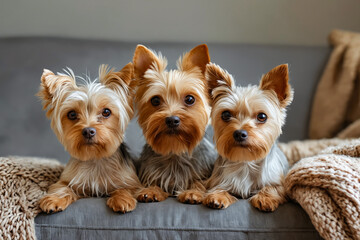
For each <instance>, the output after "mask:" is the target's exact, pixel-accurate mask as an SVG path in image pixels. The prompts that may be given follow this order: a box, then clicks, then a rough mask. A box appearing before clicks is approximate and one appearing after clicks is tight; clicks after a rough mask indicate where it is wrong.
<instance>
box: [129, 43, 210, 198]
mask: <svg viewBox="0 0 360 240" xmlns="http://www.w3.org/2000/svg"><path fill="white" fill-rule="evenodd" d="M209 62H210V56H209V52H208V48H207V46H206V45H205V44H204V45H199V46H197V47H195V48H193V49H192V50H191V51H190V52H188V53H186V54H185V55H184V56H183V57H182V58H180V59H179V60H178V62H177V69H176V70H170V71H167V70H166V66H167V60H166V58H164V57H163V56H162V55H161V54H156V53H155V52H153V51H151V50H149V49H148V48H146V47H144V46H142V45H138V46H137V48H136V50H135V53H134V59H133V63H134V72H135V81H136V85H137V88H136V93H135V105H136V107H137V111H138V122H139V125H140V127H141V128H142V130H143V134H144V137H145V139H146V141H147V144H146V145H145V146H144V148H143V151H142V153H141V155H140V158H139V162H140V164H141V165H140V169H139V178H140V181H141V182H142V184H143V185H145V187H147V188H145V189H143V190H142V191H141V193H140V194H139V196H138V198H137V199H138V201H141V202H153V201H155V202H156V201H163V200H165V199H166V198H167V197H168V196H169V195H172V196H177V198H178V200H179V201H180V202H183V203H189V204H199V203H201V201H202V199H203V196H204V194H205V191H206V189H205V187H204V184H203V181H204V179H206V178H208V177H209V176H210V175H211V170H212V166H213V163H214V161H215V159H216V152H215V149H214V147H213V146H212V144H211V143H210V142H209V141H208V140H206V139H205V138H204V134H205V130H206V128H207V126H208V123H209V117H210V98H209V95H208V88H207V81H206V79H205V69H206V65H207V64H208V63H209Z"/></svg>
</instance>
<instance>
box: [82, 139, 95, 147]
mask: <svg viewBox="0 0 360 240" xmlns="http://www.w3.org/2000/svg"><path fill="white" fill-rule="evenodd" d="M96 144H97V143H96V141H95V140H94V139H84V145H87V146H92V145H96Z"/></svg>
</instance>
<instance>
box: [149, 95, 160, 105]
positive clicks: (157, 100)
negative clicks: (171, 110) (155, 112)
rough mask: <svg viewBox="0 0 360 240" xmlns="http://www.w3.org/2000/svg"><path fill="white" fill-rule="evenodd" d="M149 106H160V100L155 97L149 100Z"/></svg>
mask: <svg viewBox="0 0 360 240" xmlns="http://www.w3.org/2000/svg"><path fill="white" fill-rule="evenodd" d="M151 104H152V105H153V106H155V107H157V106H159V105H160V98H159V97H158V96H155V97H153V98H152V99H151Z"/></svg>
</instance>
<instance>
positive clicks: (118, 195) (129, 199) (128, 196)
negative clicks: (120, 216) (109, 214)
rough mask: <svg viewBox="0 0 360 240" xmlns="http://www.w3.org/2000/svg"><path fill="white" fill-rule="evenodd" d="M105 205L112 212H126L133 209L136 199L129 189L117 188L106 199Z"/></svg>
mask: <svg viewBox="0 0 360 240" xmlns="http://www.w3.org/2000/svg"><path fill="white" fill-rule="evenodd" d="M107 205H108V206H109V207H110V208H111V209H112V210H113V211H114V212H122V213H127V212H131V211H132V210H134V209H135V207H136V199H135V198H134V194H133V193H131V192H130V191H129V190H127V189H117V190H115V191H114V192H112V193H111V195H110V198H109V199H108V200H107Z"/></svg>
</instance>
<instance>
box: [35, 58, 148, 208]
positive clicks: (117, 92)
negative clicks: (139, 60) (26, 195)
mask: <svg viewBox="0 0 360 240" xmlns="http://www.w3.org/2000/svg"><path fill="white" fill-rule="evenodd" d="M133 71H134V70H133V65H132V63H129V64H127V65H126V66H125V67H124V68H123V69H122V70H121V71H119V72H115V71H114V69H110V68H109V67H107V66H106V65H101V66H100V68H99V80H100V82H96V81H91V80H90V78H88V77H87V78H86V79H85V78H82V80H83V82H84V83H83V84H77V83H76V77H75V75H74V73H73V71H72V70H71V69H67V70H65V72H66V74H63V73H58V74H57V75H55V74H54V73H53V72H51V71H49V70H46V69H44V72H43V74H42V77H41V84H40V91H39V93H38V96H39V97H40V98H41V99H42V102H43V106H44V110H46V111H47V114H46V115H47V117H48V118H50V120H51V128H52V129H53V131H54V132H55V134H56V136H57V138H58V140H59V141H60V142H61V143H62V144H63V146H64V147H65V149H66V150H67V151H68V152H69V154H70V156H71V158H70V160H69V162H68V164H67V165H66V167H65V169H64V171H63V173H62V174H61V177H60V179H59V181H58V182H56V183H55V184H53V185H51V186H50V188H49V190H48V193H47V195H45V196H44V197H43V198H42V199H41V200H40V208H41V209H42V210H43V211H44V212H46V213H53V212H59V211H63V210H65V209H66V208H67V207H68V206H69V205H70V204H71V203H72V202H74V201H76V200H78V199H79V198H83V197H89V196H110V197H109V199H108V200H107V205H108V206H109V207H110V208H111V209H113V210H114V211H115V212H122V213H126V212H130V211H132V210H133V209H135V207H136V203H137V201H136V196H137V192H138V191H139V190H140V189H142V185H141V183H140V181H139V179H138V177H137V174H136V170H135V167H134V165H133V162H132V161H133V159H132V157H131V155H130V154H129V152H128V149H127V147H126V145H125V144H124V143H123V140H124V133H125V129H126V127H127V125H128V123H129V121H130V120H131V118H132V116H133V114H134V110H133V101H132V96H133V89H131V88H130V83H131V81H132V78H133Z"/></svg>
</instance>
